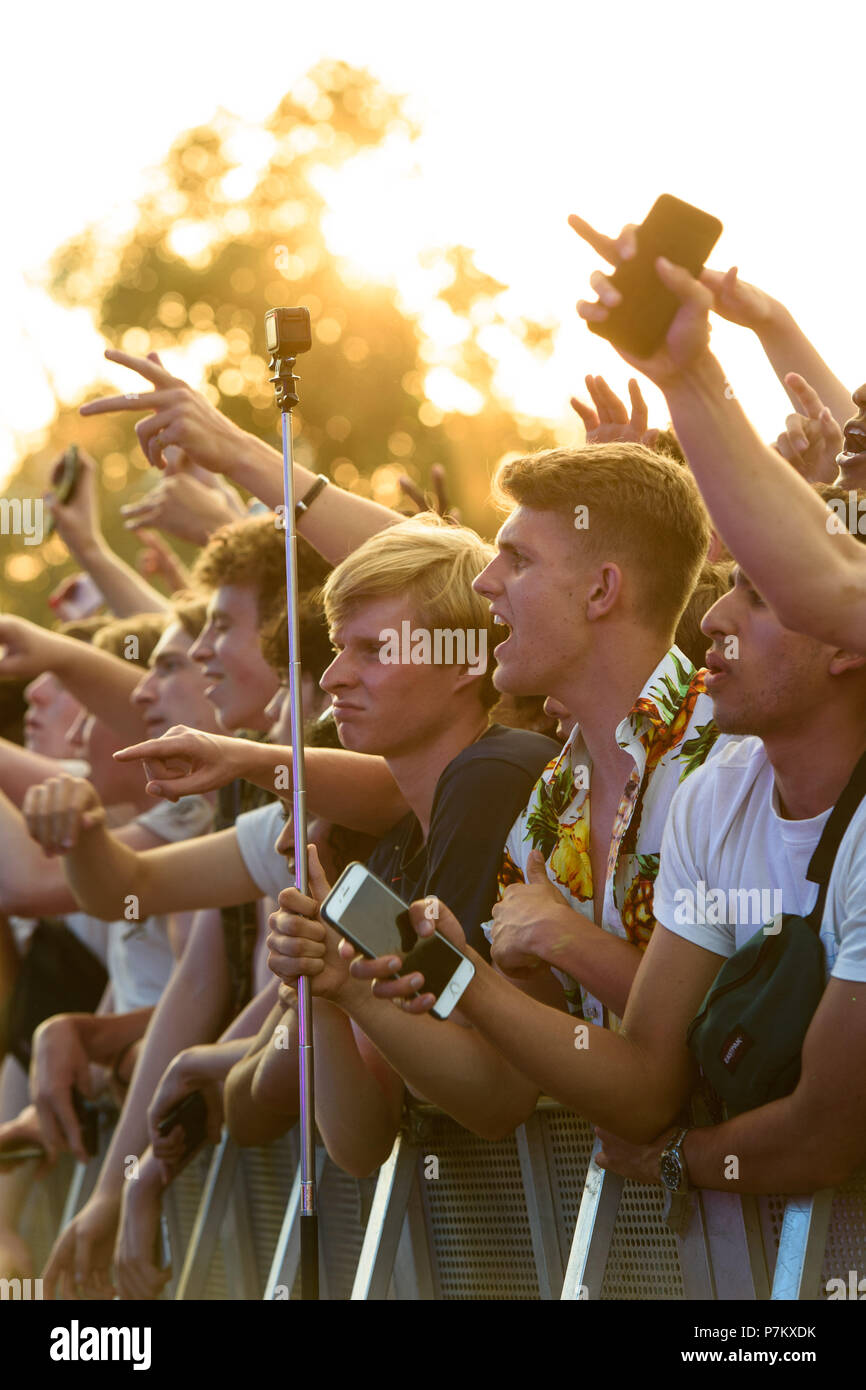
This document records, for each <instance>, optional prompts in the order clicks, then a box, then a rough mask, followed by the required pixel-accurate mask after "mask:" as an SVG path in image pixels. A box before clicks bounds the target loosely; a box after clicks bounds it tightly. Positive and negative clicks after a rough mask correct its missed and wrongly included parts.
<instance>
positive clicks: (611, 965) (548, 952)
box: [532, 907, 641, 1018]
mask: <svg viewBox="0 0 866 1390" xmlns="http://www.w3.org/2000/svg"><path fill="white" fill-rule="evenodd" d="M532 943H533V947H534V951H535V954H536V955H537V956H538V958H539V960H543V961H545V962H546V963H547V964H548V965H550V966H552V967H554V968H556V969H557V970H562V971H564V972H565V974H567V975H570V976H571V978H572V979H573V980H577V981H579V983H580V984H581V985H583V987H584V989H586V990H588V992H589V993H590V994H593V995H595V997H596V999H600V1000H601V1002H602V1004H604V1005H605V1007H606V1008H608V1009H610V1010H612V1012H613V1013H615V1014H616V1015H617V1017H619V1018H622V1016H623V1014H624V1013H625V1006H626V1003H627V1002H628V996H629V992H630V990H631V986H632V982H633V980H634V977H635V975H636V974H637V971H638V966H639V965H640V962H641V952H640V951H639V950H638V948H637V947H636V946H633V945H632V944H631V942H630V941H625V940H623V939H622V938H621V937H619V936H614V935H613V933H612V932H607V931H603V930H601V929H600V928H599V927H597V926H596V925H595V923H594V922H592V921H591V919H590V918H588V917H583V916H582V914H580V913H578V912H574V911H573V910H572V909H571V908H569V907H563V908H562V909H561V910H560V911H559V912H558V914H557V916H556V918H553V917H551V918H550V919H549V920H547V921H545V922H543V923H539V925H538V928H537V930H536V931H535V932H534V933H533V936H532Z"/></svg>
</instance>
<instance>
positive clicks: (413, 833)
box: [367, 724, 561, 958]
mask: <svg viewBox="0 0 866 1390" xmlns="http://www.w3.org/2000/svg"><path fill="white" fill-rule="evenodd" d="M560 752H561V749H560V746H559V744H557V743H554V742H553V740H552V739H549V738H545V737H544V735H543V734H535V733H531V732H529V731H528V730H526V729H506V728H504V727H503V726H502V725H501V724H491V726H490V728H489V729H488V730H487V731H486V733H485V734H483V735H482V737H481V738H480V739H478V740H477V742H475V743H472V744H470V745H469V747H468V748H464V749H463V751H462V753H458V754H457V757H456V758H453V759H452V761H451V762H450V763H449V764H448V766H447V767H446V768H445V771H444V772H443V773H442V776H441V777H440V778H439V781H438V782H437V783H436V791H435V793H434V796H433V811H432V814H431V817H430V833H429V835H428V836H427V842H426V844H425V843H424V840H423V837H422V834H421V826H420V824H419V822H418V820H417V817H416V816H415V815H413V814H412V812H411V811H410V812H409V814H408V815H407V816H404V817H403V819H402V820H401V821H398V822H397V824H396V825H395V826H393V827H392V828H391V829H390V830H389V831H387V833H386V834H384V835H383V836H382V838H381V840H380V841H379V843H378V844H377V846H376V848H375V849H374V850H373V853H372V854H371V855H370V857H369V859H368V860H367V868H368V869H370V870H371V871H372V872H373V873H374V874H376V875H377V877H378V878H380V879H381V880H382V881H383V883H387V884H388V886H389V887H390V888H392V889H393V891H394V892H395V893H397V894H398V895H399V897H401V898H402V899H403V901H404V902H407V903H411V902H414V901H415V900H416V899H418V898H425V897H427V895H428V894H434V893H435V895H436V896H437V897H438V898H441V900H442V902H444V903H445V905H446V906H447V907H449V908H450V909H451V911H452V912H453V913H454V916H455V917H456V918H457V920H458V922H460V924H461V926H462V927H463V930H464V932H465V933H466V940H467V941H468V942H469V944H470V945H471V946H474V947H475V949H476V950H477V951H480V952H481V953H482V954H483V955H484V956H485V957H488V958H489V954H490V948H489V946H488V944H487V939H486V937H485V935H484V933H483V931H482V930H481V923H482V922H487V921H489V919H490V914H491V912H492V909H493V904H494V903H495V902H496V897H497V874H498V872H499V868H500V865H501V863H502V855H503V851H504V848H505V841H506V840H507V838H508V832H509V830H510V829H511V827H512V825H513V824H514V822H515V820H516V819H517V816H518V815H519V813H520V812H521V811H522V810H523V808H524V806H525V805H526V803H527V801H528V800H529V794H530V792H531V791H532V788H533V787H534V786H535V783H536V782H537V781H538V778H539V777H540V775H541V772H542V770H543V768H545V767H546V766H547V764H548V763H549V762H550V760H551V758H555V757H557V756H558V755H559V753H560Z"/></svg>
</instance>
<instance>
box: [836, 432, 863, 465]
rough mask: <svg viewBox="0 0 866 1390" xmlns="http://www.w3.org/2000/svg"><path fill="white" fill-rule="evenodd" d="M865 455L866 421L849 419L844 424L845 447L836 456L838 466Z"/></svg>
mask: <svg viewBox="0 0 866 1390" xmlns="http://www.w3.org/2000/svg"><path fill="white" fill-rule="evenodd" d="M864 455H866V421H861V420H856V421H851V422H850V423H849V424H847V425H846V426H845V448H844V449H843V451H842V453H841V454H839V455H838V456H837V459H836V462H837V463H838V465H839V467H840V468H845V467H846V466H847V465H848V464H850V463H852V462H853V461H854V460H855V459H861V458H863V456H864Z"/></svg>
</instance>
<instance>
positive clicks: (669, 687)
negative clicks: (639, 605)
mask: <svg viewBox="0 0 866 1390" xmlns="http://www.w3.org/2000/svg"><path fill="white" fill-rule="evenodd" d="M717 736H718V730H717V728H716V726H715V723H714V722H713V707H712V702H711V700H710V697H709V696H708V695H707V693H706V691H705V689H704V672H703V671H696V670H695V668H694V667H693V666H692V664H691V662H690V661H689V659H688V657H686V656H684V655H683V653H682V652H681V651H680V650H679V648H678V647H671V649H670V651H669V652H668V653H667V655H666V656H665V657H664V659H663V660H662V661H661V662H660V663H659V665H658V666H657V667H656V669H655V670H654V671H653V673H652V675H651V676H650V678H649V680H648V681H647V683H646V685H645V686H644V688H643V690H642V691H641V693H640V695H639V696H638V698H637V699H636V700H635V703H634V705H633V707H632V709H631V710H630V712H629V714H628V715H627V716H626V718H625V719H623V720H622V722H621V723H620V724H619V725H618V727H617V730H616V740H617V743H618V744H619V746H620V748H624V749H626V750H627V752H629V753H630V754H631V756H632V757H633V758H634V768H633V769H632V772H631V774H630V776H629V778H628V781H627V782H626V785H625V787H624V788H623V793H622V797H621V799H620V803H619V806H618V808H617V812H616V816H615V817H614V823H613V836H612V838H611V843H610V852H609V854H608V859H607V870H606V873H605V882H604V886H603V888H601V891H602V893H603V908H602V918H601V922H602V926H603V928H604V930H605V931H609V932H613V933H614V934H615V935H616V936H620V937H624V938H625V940H627V941H630V942H632V943H633V945H635V946H638V947H639V948H640V949H641V950H645V949H646V945H647V942H648V941H649V939H650V936H651V934H652V929H653V927H654V926H655V918H654V917H653V884H654V882H655V877H656V874H657V873H658V868H659V851H660V849H661V842H662V831H663V829H664V825H665V821H666V819H667V814H668V808H669V807H670V803H671V798H672V797H673V794H674V792H675V790H676V788H677V787H678V785H679V784H680V782H682V781H683V779H684V778H685V777H687V776H688V774H689V773H690V772H692V771H693V770H694V769H695V768H696V767H699V766H700V765H701V763H703V761H704V760H705V758H706V757H707V754H708V753H709V751H710V749H711V748H712V746H713V744H714V742H715V740H716V738H717ZM591 780H592V768H591V764H590V757H589V753H588V752H587V749H586V745H585V744H584V742H583V739H582V737H581V733H580V725H578V724H576V725H575V727H574V729H573V730H572V733H571V737H570V738H569V740H568V742H567V743H566V744H565V747H564V748H563V750H562V752H561V753H560V755H559V756H558V757H557V758H554V759H553V761H551V762H550V763H548V765H547V767H546V768H545V769H544V772H543V773H542V774H541V778H540V780H539V781H538V782H537V783H536V785H535V787H534V788H533V791H532V795H531V797H530V798H529V803H528V805H527V806H526V807H525V809H524V810H523V811H521V813H520V815H519V816H518V818H517V820H516V821H515V823H514V825H513V826H512V828H511V831H510V833H509V836H508V840H507V842H506V846H505V856H504V859H503V863H502V867H501V869H500V873H499V896H500V897H501V896H502V893H503V892H504V891H505V889H506V888H507V886H508V885H509V884H510V883H522V882H525V877H526V860H527V858H528V857H529V853H530V851H531V850H533V849H537V850H540V851H541V853H542V854H543V855H544V858H545V860H546V861H547V876H548V878H549V879H550V880H551V882H552V883H554V884H556V887H557V888H558V889H559V891H560V893H561V894H562V896H563V897H564V898H565V900H566V902H567V903H568V904H569V905H570V906H571V907H573V908H574V909H575V910H576V911H577V912H582V913H583V914H584V915H585V916H587V917H590V918H593V917H594V894H595V891H596V890H595V886H594V884H593V881H592V869H591V867H590V860H589V823H590V821H589V818H590V801H591V796H590V791H591V785H590V784H591ZM485 931H487V932H488V935H489V924H487V926H486V927H485ZM554 974H555V975H556V977H557V979H558V980H560V982H561V983H562V985H563V988H564V989H565V995H566V1000H567V1002H568V1007H569V1009H570V1010H571V1011H572V1013H575V1014H582V1016H583V1017H584V1018H585V1019H586V1020H587V1021H588V1022H591V1023H597V1024H603V1025H610V1026H613V1027H616V1026H617V1024H618V1022H619V1020H618V1019H617V1018H616V1016H615V1015H614V1014H610V1015H608V1011H607V1010H606V1009H605V1008H604V1006H603V1005H602V1004H601V1002H600V1001H599V1000H598V999H596V998H595V997H594V996H593V995H591V994H590V993H589V992H588V991H587V990H584V989H583V988H582V986H581V985H579V984H578V983H577V982H576V981H575V980H572V979H571V978H570V976H567V975H565V974H563V973H562V972H561V971H558V970H554Z"/></svg>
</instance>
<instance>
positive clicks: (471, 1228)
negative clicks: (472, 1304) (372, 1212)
mask: <svg viewBox="0 0 866 1390" xmlns="http://www.w3.org/2000/svg"><path fill="white" fill-rule="evenodd" d="M419 1159H420V1162H419V1177H418V1181H419V1185H420V1189H421V1198H422V1203H423V1207H424V1213H425V1217H426V1220H427V1227H428V1233H429V1243H430V1250H431V1256H432V1260H433V1281H434V1287H435V1295H436V1297H437V1298H441V1299H485V1298H492V1299H537V1298H538V1296H539V1290H538V1275H537V1272H536V1268H535V1261H534V1258H533V1246H532V1234H531V1231H530V1226H529V1214H528V1211H527V1206H526V1196H525V1193H524V1189H523V1178H522V1173H521V1167H520V1159H519V1156H518V1152H517V1143H516V1140H515V1139H514V1138H513V1136H510V1137H509V1138H508V1139H503V1140H500V1141H499V1142H497V1143H488V1142H487V1141H486V1140H484V1139H479V1138H478V1137H477V1136H476V1135H474V1134H470V1133H469V1131H468V1130H465V1129H461V1128H460V1126H459V1125H456V1124H455V1123H454V1121H453V1120H449V1119H448V1118H447V1117H446V1116H444V1115H441V1116H436V1117H433V1118H431V1120H430V1124H429V1130H428V1134H427V1137H426V1138H425V1141H424V1145H423V1146H422V1149H421V1150H419ZM430 1160H436V1163H435V1166H434V1164H433V1162H431V1161H430ZM425 1169H426V1170H427V1172H428V1173H429V1174H430V1176H427V1177H425V1175H424V1173H425ZM434 1172H436V1173H438V1176H432V1174H433V1173H434Z"/></svg>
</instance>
